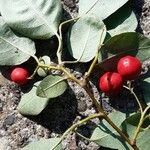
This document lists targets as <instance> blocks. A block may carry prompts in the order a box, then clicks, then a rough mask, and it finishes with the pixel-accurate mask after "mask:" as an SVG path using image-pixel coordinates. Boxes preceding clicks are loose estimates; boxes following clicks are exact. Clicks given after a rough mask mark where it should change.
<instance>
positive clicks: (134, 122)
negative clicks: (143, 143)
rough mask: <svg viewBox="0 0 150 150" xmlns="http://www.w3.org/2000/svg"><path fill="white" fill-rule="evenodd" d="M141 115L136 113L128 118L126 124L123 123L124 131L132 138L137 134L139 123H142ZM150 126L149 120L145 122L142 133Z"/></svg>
mask: <svg viewBox="0 0 150 150" xmlns="http://www.w3.org/2000/svg"><path fill="white" fill-rule="evenodd" d="M140 118H141V114H140V113H134V114H132V115H130V116H129V117H127V118H126V119H125V120H124V122H123V123H122V127H123V130H124V131H125V132H126V133H127V134H128V135H129V136H131V137H133V134H134V132H135V129H136V128H137V126H138V124H139V122H140ZM149 125H150V119H149V118H147V119H145V120H144V122H143V124H142V126H141V129H140V132H142V131H143V130H144V129H145V128H147V127H148V126H149Z"/></svg>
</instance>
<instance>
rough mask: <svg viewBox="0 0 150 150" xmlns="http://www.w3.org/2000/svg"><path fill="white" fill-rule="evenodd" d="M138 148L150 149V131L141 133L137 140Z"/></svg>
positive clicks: (142, 149)
mask: <svg viewBox="0 0 150 150" xmlns="http://www.w3.org/2000/svg"><path fill="white" fill-rule="evenodd" d="M136 143H137V147H138V148H139V149H140V150H149V148H150V129H147V130H145V131H143V132H141V133H140V134H139V136H138V138H137V141H136Z"/></svg>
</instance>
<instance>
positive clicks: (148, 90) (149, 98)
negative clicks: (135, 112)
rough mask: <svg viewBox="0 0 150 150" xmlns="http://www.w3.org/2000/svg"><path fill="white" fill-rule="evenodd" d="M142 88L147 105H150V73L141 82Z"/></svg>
mask: <svg viewBox="0 0 150 150" xmlns="http://www.w3.org/2000/svg"><path fill="white" fill-rule="evenodd" d="M141 88H142V92H143V96H144V100H145V102H146V104H147V105H150V72H148V73H147V74H146V77H145V78H144V79H143V81H142V82H141Z"/></svg>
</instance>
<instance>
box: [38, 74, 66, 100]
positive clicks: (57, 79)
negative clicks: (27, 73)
mask: <svg viewBox="0 0 150 150" xmlns="http://www.w3.org/2000/svg"><path fill="white" fill-rule="evenodd" d="M64 80H65V79H64V78H63V77H61V76H58V75H49V76H47V77H46V78H44V79H43V80H42V82H41V83H40V84H39V86H38V88H37V91H36V94H37V95H38V96H40V97H47V98H55V97H57V96H60V95H61V94H63V93H64V92H65V90H66V89H67V83H66V82H65V81H64Z"/></svg>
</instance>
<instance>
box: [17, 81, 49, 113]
mask: <svg viewBox="0 0 150 150" xmlns="http://www.w3.org/2000/svg"><path fill="white" fill-rule="evenodd" d="M39 83H40V82H37V83H35V84H34V85H33V87H32V89H31V90H30V91H29V92H28V93H25V94H24V95H23V96H22V97H21V101H20V103H19V105H18V107H17V109H18V111H19V112H20V113H21V114H23V115H38V114H39V113H41V111H42V110H43V109H44V108H45V107H46V106H47V104H48V101H49V99H48V98H41V97H38V96H37V95H36V90H37V86H38V85H39Z"/></svg>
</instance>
